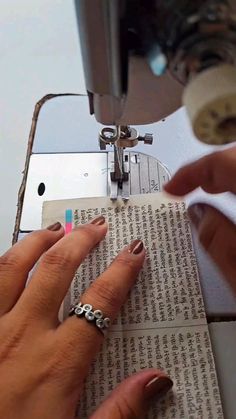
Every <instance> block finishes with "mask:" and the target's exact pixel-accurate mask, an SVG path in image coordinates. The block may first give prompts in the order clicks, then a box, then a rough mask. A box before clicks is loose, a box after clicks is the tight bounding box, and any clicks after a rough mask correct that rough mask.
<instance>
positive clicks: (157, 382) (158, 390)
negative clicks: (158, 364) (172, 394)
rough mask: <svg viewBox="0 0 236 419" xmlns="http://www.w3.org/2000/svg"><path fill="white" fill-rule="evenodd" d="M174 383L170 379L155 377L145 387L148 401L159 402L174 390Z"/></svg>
mask: <svg viewBox="0 0 236 419" xmlns="http://www.w3.org/2000/svg"><path fill="white" fill-rule="evenodd" d="M172 386H173V381H172V380H171V379H170V378H169V377H163V376H162V377H154V378H153V379H152V380H151V381H149V383H148V384H147V385H146V386H145V390H144V391H145V397H146V399H147V400H148V399H155V400H159V399H161V398H162V397H163V396H165V394H166V393H168V391H169V390H170V389H171V388H172Z"/></svg>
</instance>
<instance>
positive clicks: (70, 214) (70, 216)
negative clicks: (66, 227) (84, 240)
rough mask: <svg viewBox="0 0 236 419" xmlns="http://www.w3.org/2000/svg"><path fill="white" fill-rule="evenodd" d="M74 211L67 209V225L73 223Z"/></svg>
mask: <svg viewBox="0 0 236 419" xmlns="http://www.w3.org/2000/svg"><path fill="white" fill-rule="evenodd" d="M72 215H73V214H72V210H71V209H67V210H66V213H65V219H66V220H65V221H66V223H72Z"/></svg>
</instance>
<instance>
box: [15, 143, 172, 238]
mask: <svg viewBox="0 0 236 419" xmlns="http://www.w3.org/2000/svg"><path fill="white" fill-rule="evenodd" d="M124 155H125V160H126V156H128V163H127V165H128V170H129V173H130V175H129V178H128V180H127V181H126V182H123V189H122V190H118V187H119V185H118V183H117V182H113V181H112V180H111V177H110V170H111V169H112V164H113V161H114V155H113V153H112V152H107V151H105V152H94V153H93V152H92V153H51V154H47V153H45V154H33V155H32V156H31V158H30V164H29V170H28V176H27V182H26V189H25V195H24V204H23V208H22V214H21V222H20V232H22V233H25V232H29V231H32V230H37V229H39V228H41V217H42V204H43V202H44V201H50V200H55V199H72V198H85V197H95V196H107V195H110V196H111V195H117V194H118V193H119V195H122V194H123V197H125V195H127V196H129V195H136V194H142V193H150V192H152V193H153V192H159V191H162V189H163V185H164V184H165V183H166V182H167V181H168V180H169V178H170V174H169V172H168V170H167V169H166V167H165V166H164V165H163V164H162V163H160V162H159V161H158V160H157V159H156V158H155V157H151V156H147V155H146V154H143V153H140V152H134V151H129V152H128V151H125V153H124ZM62 168H63V171H62ZM42 185H43V188H42Z"/></svg>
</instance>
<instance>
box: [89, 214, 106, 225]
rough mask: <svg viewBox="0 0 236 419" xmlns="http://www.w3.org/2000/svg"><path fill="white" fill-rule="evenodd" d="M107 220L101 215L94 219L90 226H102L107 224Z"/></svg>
mask: <svg viewBox="0 0 236 419" xmlns="http://www.w3.org/2000/svg"><path fill="white" fill-rule="evenodd" d="M105 221H106V220H105V218H104V217H103V215H100V216H99V217H96V218H94V219H93V220H92V221H91V222H90V224H94V225H95V226H101V225H103V224H104V223H105Z"/></svg>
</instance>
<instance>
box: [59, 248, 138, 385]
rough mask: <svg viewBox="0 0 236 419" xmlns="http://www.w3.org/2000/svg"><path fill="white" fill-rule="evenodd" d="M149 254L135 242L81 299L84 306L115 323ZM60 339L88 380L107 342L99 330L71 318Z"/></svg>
mask: <svg viewBox="0 0 236 419" xmlns="http://www.w3.org/2000/svg"><path fill="white" fill-rule="evenodd" d="M144 258H145V250H144V248H143V244H142V242H140V241H139V240H135V241H134V242H133V243H132V244H131V245H130V246H129V247H127V248H125V249H124V250H123V251H121V252H120V254H119V255H118V256H117V258H116V259H115V260H114V262H113V263H112V264H111V265H110V267H109V268H108V269H107V270H106V271H105V272H104V273H103V274H102V275H101V276H100V277H98V278H97V279H96V281H94V283H93V284H92V286H90V288H88V289H87V291H86V292H85V293H84V295H83V296H82V298H81V301H82V303H84V304H85V303H87V304H91V305H92V306H93V308H94V309H99V310H102V312H103V313H104V315H105V316H106V317H107V316H108V317H110V318H111V319H114V318H115V317H116V316H117V313H118V311H119V309H120V307H121V305H122V304H123V303H124V302H125V300H126V298H127V295H128V293H129V291H130V289H131V288H132V286H133V285H134V283H135V281H136V279H137V275H138V273H139V271H140V269H141V267H142V265H143V262H144ZM58 339H59V340H60V341H62V342H63V347H64V348H65V346H66V345H67V346H68V349H64V350H65V352H69V348H71V347H73V348H75V350H74V351H71V350H70V361H71V363H72V364H73V365H76V366H77V367H76V368H77V369H75V371H77V370H79V371H80V379H83V377H85V376H86V374H87V371H88V368H89V365H90V364H91V361H92V359H93V358H94V356H95V354H96V353H97V352H98V350H99V346H100V344H101V342H102V340H103V337H102V333H101V332H100V331H99V330H98V328H97V327H96V326H95V325H94V324H91V323H89V322H88V321H87V320H86V319H85V318H77V317H76V316H72V317H69V318H68V319H67V320H66V321H65V322H64V323H62V324H61V326H60V327H59V329H58Z"/></svg>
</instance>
